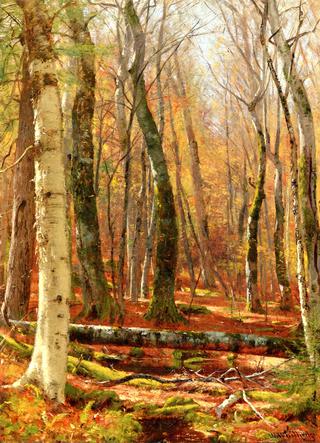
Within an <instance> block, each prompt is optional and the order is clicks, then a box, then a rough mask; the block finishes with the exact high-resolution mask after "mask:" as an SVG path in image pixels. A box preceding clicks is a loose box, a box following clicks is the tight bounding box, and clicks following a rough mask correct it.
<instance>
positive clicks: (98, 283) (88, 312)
mask: <svg viewBox="0 0 320 443" xmlns="http://www.w3.org/2000/svg"><path fill="white" fill-rule="evenodd" d="M68 16H69V22H70V27H71V30H72V38H73V41H74V43H75V44H76V45H77V47H78V48H79V51H80V53H79V54H78V60H77V74H76V75H77V82H78V87H77V91H76V97H75V101H74V105H73V109H72V136H73V155H72V168H71V179H72V193H73V201H74V210H75V217H76V227H77V254H78V259H79V261H80V265H81V280H82V297H83V304H84V309H83V312H82V313H81V315H84V316H85V317H92V318H100V319H104V318H106V317H108V318H109V319H110V320H111V321H113V320H114V318H115V315H116V313H117V304H116V303H115V301H114V299H113V298H112V297H111V294H110V289H109V287H108V283H107V280H106V278H105V275H104V265H103V260H102V254H101V241H100V229H99V220H98V211H97V202H96V194H95V188H94V170H93V166H94V145H93V135H92V123H93V115H94V106H95V84H96V80H95V55H94V44H93V42H92V39H91V35H90V32H89V29H88V23H87V21H86V20H85V18H84V15H83V11H82V9H81V6H80V5H79V4H78V3H77V2H75V3H74V4H73V6H70V7H69V8H68ZM88 48H90V51H88Z"/></svg>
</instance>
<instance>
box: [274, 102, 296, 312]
mask: <svg viewBox="0 0 320 443" xmlns="http://www.w3.org/2000/svg"><path fill="white" fill-rule="evenodd" d="M277 120H278V121H277V133H276V139H275V150H274V156H273V161H274V167H275V176H274V203H275V209H276V225H275V230H274V237H273V239H274V252H275V258H276V274H277V279H278V283H279V288H280V294H281V300H280V308H281V309H282V310H283V311H289V310H290V309H291V308H292V300H291V288H290V282H289V278H288V272H287V261H286V254H285V246H284V231H285V210H284V204H283V190H282V189H283V188H282V164H281V160H280V155H279V148H280V131H281V118H280V99H279V100H278V109H277Z"/></svg>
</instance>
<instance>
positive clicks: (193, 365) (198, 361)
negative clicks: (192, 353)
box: [183, 357, 206, 370]
mask: <svg viewBox="0 0 320 443" xmlns="http://www.w3.org/2000/svg"><path fill="white" fill-rule="evenodd" d="M205 361H206V360H205V359H204V358H203V357H193V358H188V359H187V360H185V361H184V362H183V366H184V367H185V368H188V369H195V370H198V369H201V367H202V365H203V364H204V363H205Z"/></svg>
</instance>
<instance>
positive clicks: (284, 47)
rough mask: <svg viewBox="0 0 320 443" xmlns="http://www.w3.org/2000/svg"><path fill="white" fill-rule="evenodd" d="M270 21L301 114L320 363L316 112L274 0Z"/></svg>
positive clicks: (303, 196)
mask: <svg viewBox="0 0 320 443" xmlns="http://www.w3.org/2000/svg"><path fill="white" fill-rule="evenodd" d="M268 4H269V22H270V25H271V30H272V33H273V34H274V37H273V38H274V41H275V43H276V45H277V47H278V50H279V55H280V57H281V60H282V63H283V72H284V76H285V78H286V80H287V82H288V85H289V88H290V91H291V93H292V97H293V102H294V106H295V111H296V113H297V118H298V123H299V135H300V158H299V176H298V179H299V195H300V204H301V216H302V235H303V243H304V249H305V252H306V256H307V271H308V287H309V292H310V294H309V295H310V305H311V306H313V309H312V312H310V316H311V318H312V322H313V324H314V326H313V327H314V330H313V332H314V333H315V336H316V337H318V345H317V349H315V350H314V352H316V354H318V357H317V359H318V360H319V364H320V340H319V337H320V302H319V294H320V279H319V268H318V266H319V263H318V262H319V221H318V212H317V199H316V194H317V189H316V188H317V170H316V168H317V166H316V145H315V131H314V122H313V115H312V110H311V106H310V102H309V98H308V94H307V91H306V89H305V86H304V83H303V81H302V79H301V78H300V76H299V73H298V72H297V69H296V66H295V63H294V61H293V55H292V50H291V47H290V45H289V43H288V41H287V40H286V38H285V36H284V32H283V29H282V27H281V24H280V18H279V12H278V8H277V3H276V1H275V0H270V1H269V2H268Z"/></svg>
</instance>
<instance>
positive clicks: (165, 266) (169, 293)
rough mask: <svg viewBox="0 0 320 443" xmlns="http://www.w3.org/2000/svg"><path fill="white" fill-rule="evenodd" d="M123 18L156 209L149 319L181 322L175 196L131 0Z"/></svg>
mask: <svg viewBox="0 0 320 443" xmlns="http://www.w3.org/2000/svg"><path fill="white" fill-rule="evenodd" d="M124 14H125V18H126V21H127V23H128V24H129V26H130V29H131V32H132V36H133V44H134V60H133V63H132V66H131V67H130V70H129V72H130V75H131V78H132V81H133V84H134V90H135V97H134V105H135V109H136V114H137V118H138V122H139V125H140V128H141V131H142V133H143V136H144V138H145V141H146V146H147V152H148V155H149V158H150V161H151V165H152V173H153V182H154V192H155V197H156V208H157V209H156V210H157V251H156V263H155V275H154V284H153V287H154V289H153V295H152V300H151V303H150V307H149V310H148V312H147V314H146V317H147V318H148V319H154V320H156V321H157V322H158V323H162V322H173V323H174V322H176V321H178V320H180V319H181V317H180V315H179V313H178V311H177V308H176V305H175V303H174V285H175V273H176V266H177V255H178V228H177V220H176V212H175V207H174V199H173V192H172V187H171V183H170V178H169V173H168V168H167V163H166V159H165V156H164V152H163V149H162V142H161V137H160V135H159V131H158V129H157V126H156V123H155V121H154V118H153V116H152V113H151V111H150V109H149V106H148V103H147V92H146V86H145V80H144V64H145V61H144V59H145V34H144V32H143V29H142V26H141V23H140V20H139V17H138V15H137V13H136V11H135V8H134V5H133V1H132V0H126V3H125V8H124Z"/></svg>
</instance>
